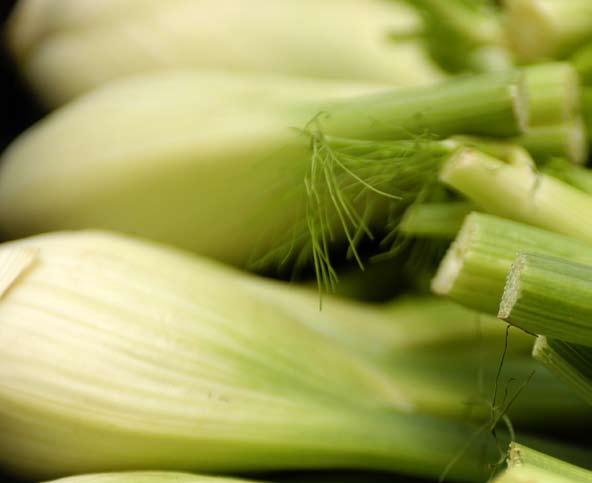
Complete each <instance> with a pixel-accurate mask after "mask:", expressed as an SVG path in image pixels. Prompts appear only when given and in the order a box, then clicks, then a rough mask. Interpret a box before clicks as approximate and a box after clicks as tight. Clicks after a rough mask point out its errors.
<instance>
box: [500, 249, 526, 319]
mask: <svg viewBox="0 0 592 483" xmlns="http://www.w3.org/2000/svg"><path fill="white" fill-rule="evenodd" d="M525 260H526V257H525V255H518V258H516V261H515V262H514V263H513V264H512V268H511V269H510V272H509V273H508V279H507V281H506V286H505V287H504V294H503V295H502V300H501V302H500V307H499V311H498V314H497V317H498V318H499V319H502V320H504V321H506V322H508V321H509V319H510V314H511V313H512V308H513V307H514V305H515V304H516V302H517V301H518V300H519V299H520V294H521V284H520V274H521V273H522V270H523V268H524V264H525Z"/></svg>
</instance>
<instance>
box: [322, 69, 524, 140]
mask: <svg viewBox="0 0 592 483" xmlns="http://www.w3.org/2000/svg"><path fill="white" fill-rule="evenodd" d="M317 120H318V122H319V125H320V127H321V131H322V132H323V133H324V134H326V135H334V136H341V137H347V138H353V139H397V138H409V137H410V136H417V135H422V134H425V133H427V134H429V135H430V136H438V137H448V136H451V135H454V134H460V133H463V134H474V135H485V136H487V135H490V136H502V137H505V136H514V135H517V134H520V133H522V132H524V131H525V129H526V126H527V125H528V123H529V104H528V90H527V86H526V82H525V78H524V74H523V73H522V72H519V71H510V72H503V73H493V74H481V75H474V76H467V77H463V78H459V79H451V80H448V81H445V82H441V83H439V84H436V85H433V86H426V87H417V88H406V89H398V90H395V91H387V92H383V93H378V94H372V95H367V96H362V97H359V98H357V99H350V100H347V101H343V102H338V103H334V104H331V105H328V106H326V107H324V108H321V114H320V115H319V116H318V117H317Z"/></svg>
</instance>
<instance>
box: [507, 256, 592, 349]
mask: <svg viewBox="0 0 592 483" xmlns="http://www.w3.org/2000/svg"><path fill="white" fill-rule="evenodd" d="M498 317H499V318H500V319H502V320H505V321H506V322H508V323H510V324H512V325H515V326H517V327H520V328H521V329H523V330H526V331H527V332H530V333H532V334H541V335H545V336H547V337H551V338H556V339H560V340H563V341H567V342H573V343H578V344H582V345H587V346H591V345H592V267H591V266H588V265H581V264H576V263H573V262H570V261H567V260H562V259H560V258H553V257H548V256H542V255H535V254H528V253H525V254H521V255H519V256H518V258H517V259H516V261H515V262H514V264H513V265H512V268H511V270H510V273H509V275H508V281H507V283H506V287H505V289H504V293H503V296H502V300H501V303H500V309H499V313H498Z"/></svg>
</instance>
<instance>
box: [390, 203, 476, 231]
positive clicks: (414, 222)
mask: <svg viewBox="0 0 592 483" xmlns="http://www.w3.org/2000/svg"><path fill="white" fill-rule="evenodd" d="M474 209H475V206H474V205H473V204H472V203H468V202H466V201H449V202H440V203H437V202H435V203H416V204H413V205H411V206H410V207H409V208H407V210H406V211H405V215H404V216H403V218H402V220H401V224H400V226H399V230H400V231H401V233H402V234H403V235H407V236H416V237H426V238H444V239H452V238H454V236H455V235H456V234H457V233H458V230H460V227H461V226H462V223H463V221H464V219H465V217H466V216H467V215H468V214H469V213H471V212H472V211H474Z"/></svg>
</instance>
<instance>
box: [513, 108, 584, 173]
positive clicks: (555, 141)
mask: <svg viewBox="0 0 592 483" xmlns="http://www.w3.org/2000/svg"><path fill="white" fill-rule="evenodd" d="M513 141H514V142H515V143H517V144H520V145H521V146H524V147H525V148H526V149H527V150H528V152H529V153H530V154H531V155H532V156H533V157H534V158H535V159H537V161H540V160H543V161H544V160H548V159H550V158H553V157H563V158H566V159H569V160H570V161H571V162H573V163H576V164H583V163H585V162H586V160H587V158H588V146H589V141H588V131H587V129H586V124H585V122H584V119H583V118H582V117H579V116H578V117H576V118H574V119H573V120H571V121H567V122H564V123H562V124H551V125H544V126H533V127H531V128H529V129H528V131H527V132H526V133H525V134H522V135H521V136H518V137H516V138H514V140H513Z"/></svg>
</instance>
